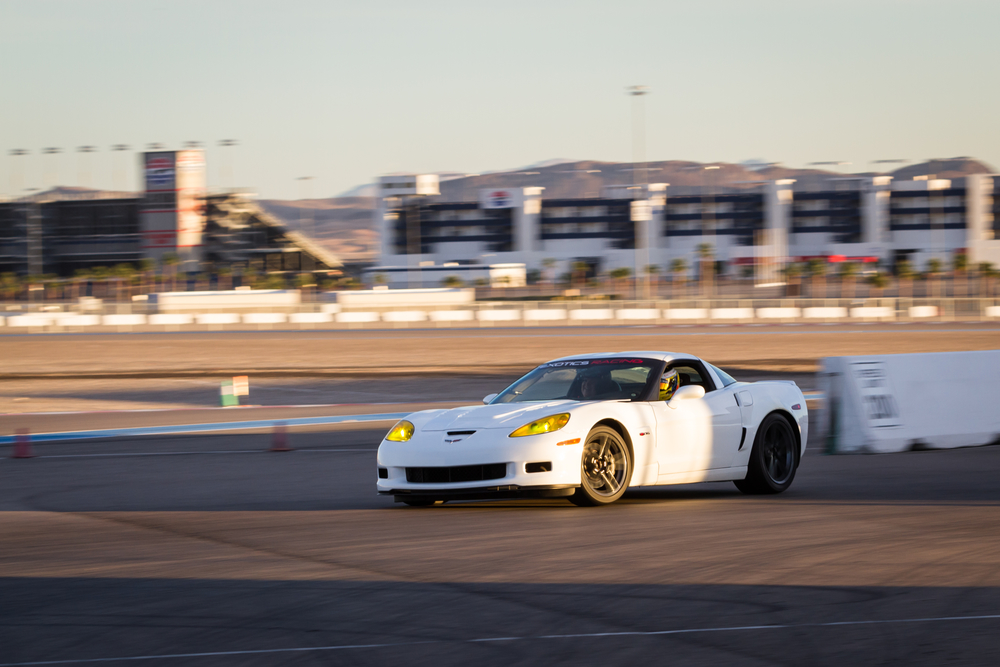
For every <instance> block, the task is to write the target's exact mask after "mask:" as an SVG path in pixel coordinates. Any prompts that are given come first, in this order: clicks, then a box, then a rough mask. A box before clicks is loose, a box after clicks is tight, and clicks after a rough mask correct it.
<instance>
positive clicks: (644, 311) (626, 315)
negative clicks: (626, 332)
mask: <svg viewBox="0 0 1000 667" xmlns="http://www.w3.org/2000/svg"><path fill="white" fill-rule="evenodd" d="M659 317H660V309H659V308H619V309H618V310H616V311H615V319H617V320H656V319H659Z"/></svg>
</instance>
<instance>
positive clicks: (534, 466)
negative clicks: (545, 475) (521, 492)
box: [524, 461, 552, 472]
mask: <svg viewBox="0 0 1000 667" xmlns="http://www.w3.org/2000/svg"><path fill="white" fill-rule="evenodd" d="M524 472H552V461H535V462H533V463H525V464H524Z"/></svg>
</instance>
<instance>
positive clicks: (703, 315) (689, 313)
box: [663, 308, 708, 320]
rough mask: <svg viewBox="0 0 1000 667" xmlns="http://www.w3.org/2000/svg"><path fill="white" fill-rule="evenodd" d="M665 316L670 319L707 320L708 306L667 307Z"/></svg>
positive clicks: (664, 312)
mask: <svg viewBox="0 0 1000 667" xmlns="http://www.w3.org/2000/svg"><path fill="white" fill-rule="evenodd" d="M663 316H664V317H665V318H667V319H668V320H707V319H708V308H667V309H666V310H664V311H663Z"/></svg>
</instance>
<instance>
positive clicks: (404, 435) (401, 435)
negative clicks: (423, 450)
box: [385, 419, 414, 442]
mask: <svg viewBox="0 0 1000 667" xmlns="http://www.w3.org/2000/svg"><path fill="white" fill-rule="evenodd" d="M413 431H414V427H413V424H411V423H410V422H408V421H406V420H405V419H404V420H402V421H399V422H396V425H395V426H393V427H392V430H391V431H389V435H387V436H385V439H386V440H392V441H393V442H406V441H407V440H409V439H410V438H412V437H413Z"/></svg>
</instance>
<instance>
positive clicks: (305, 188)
mask: <svg viewBox="0 0 1000 667" xmlns="http://www.w3.org/2000/svg"><path fill="white" fill-rule="evenodd" d="M315 178H316V177H315V176H299V177H298V178H296V179H295V180H297V181H298V182H299V185H300V186H301V187H300V188H299V203H300V204H301V205H300V206H299V229H300V230H301V231H302V233H305V230H306V224H305V221H304V220H303V218H304V213H305V209H306V207H307V206H308V204H307V203H306V202H307V200H308V199H310V198H311V197H312V181H313V180H314V179H315ZM309 228H310V235H311V236H313V237H315V236H316V220H315V218H314V217H313V213H312V209H310V210H309Z"/></svg>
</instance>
